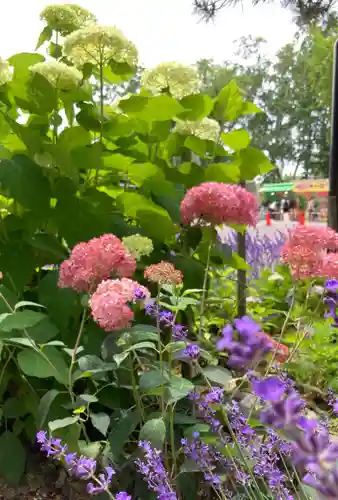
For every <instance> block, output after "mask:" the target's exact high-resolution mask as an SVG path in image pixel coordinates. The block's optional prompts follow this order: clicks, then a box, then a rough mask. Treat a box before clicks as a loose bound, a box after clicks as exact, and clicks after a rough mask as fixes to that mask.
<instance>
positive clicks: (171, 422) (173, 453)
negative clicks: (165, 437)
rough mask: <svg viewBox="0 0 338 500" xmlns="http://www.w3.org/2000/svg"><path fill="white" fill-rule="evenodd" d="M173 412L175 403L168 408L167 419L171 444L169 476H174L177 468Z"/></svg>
mask: <svg viewBox="0 0 338 500" xmlns="http://www.w3.org/2000/svg"><path fill="white" fill-rule="evenodd" d="M174 414H175V405H172V406H171V408H170V419H169V428H170V445H171V457H172V468H171V477H173V476H175V473H176V470H177V461H176V449H175V429H174Z"/></svg>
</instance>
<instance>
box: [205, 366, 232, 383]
mask: <svg viewBox="0 0 338 500" xmlns="http://www.w3.org/2000/svg"><path fill="white" fill-rule="evenodd" d="M203 374H204V376H205V377H206V378H207V379H208V380H211V382H214V383H215V384H219V385H222V386H223V387H229V384H230V382H231V380H232V378H233V377H232V374H231V372H230V371H229V370H227V369H226V368H223V367H222V366H207V367H206V368H204V369H203Z"/></svg>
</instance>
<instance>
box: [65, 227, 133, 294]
mask: <svg viewBox="0 0 338 500" xmlns="http://www.w3.org/2000/svg"><path fill="white" fill-rule="evenodd" d="M135 269H136V261H135V259H134V258H133V257H132V256H131V255H129V254H128V252H127V251H126V249H125V248H124V246H123V244H122V242H121V240H120V239H119V238H118V237H117V236H115V235H113V234H104V235H103V236H101V237H100V238H93V239H91V240H89V241H88V242H86V243H78V244H77V245H75V247H74V248H73V250H72V253H71V255H70V257H69V259H67V260H65V261H64V262H63V263H62V264H61V266H60V274H59V283H58V284H59V287H60V288H73V289H74V290H76V291H78V292H91V291H93V290H95V288H96V286H97V285H98V284H99V283H100V282H101V281H102V280H105V279H108V278H110V277H111V276H112V275H116V276H121V277H122V276H124V277H130V276H132V275H133V274H134V272H135Z"/></svg>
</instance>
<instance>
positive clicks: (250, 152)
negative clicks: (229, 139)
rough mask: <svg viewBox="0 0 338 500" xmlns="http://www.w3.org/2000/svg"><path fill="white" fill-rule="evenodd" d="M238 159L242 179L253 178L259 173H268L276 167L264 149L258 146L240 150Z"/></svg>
mask: <svg viewBox="0 0 338 500" xmlns="http://www.w3.org/2000/svg"><path fill="white" fill-rule="evenodd" d="M237 161H238V165H239V169H240V173H241V180H242V181H246V180H252V179H254V177H256V176H257V175H263V174H266V173H267V172H270V170H273V169H274V166H273V165H272V164H271V163H270V161H269V159H268V158H267V157H266V155H265V154H264V153H263V151H260V150H259V149H256V148H251V147H249V148H246V149H243V150H242V151H240V152H239V153H238V160H237Z"/></svg>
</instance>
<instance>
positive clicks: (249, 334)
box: [216, 316, 272, 370]
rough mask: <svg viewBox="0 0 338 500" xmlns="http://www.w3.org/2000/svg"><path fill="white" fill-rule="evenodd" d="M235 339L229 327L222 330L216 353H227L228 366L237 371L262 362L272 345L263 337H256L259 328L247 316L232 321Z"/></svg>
mask: <svg viewBox="0 0 338 500" xmlns="http://www.w3.org/2000/svg"><path fill="white" fill-rule="evenodd" d="M234 325H235V327H236V330H237V334H236V337H234V332H233V329H232V326H231V325H227V326H226V327H225V328H223V330H222V338H221V339H219V340H218V341H217V343H216V348H217V350H218V351H222V350H224V349H226V350H227V351H229V361H228V363H229V366H231V367H232V368H239V369H246V370H248V369H250V368H251V367H253V366H255V365H257V364H258V363H259V362H260V361H262V360H263V359H264V357H265V355H266V354H267V353H268V352H269V351H271V349H272V345H271V344H270V343H269V342H267V340H266V338H265V337H264V336H260V335H258V334H259V332H260V326H259V325H258V324H257V323H255V321H253V319H251V318H250V317H249V316H243V317H242V318H238V319H235V320H234Z"/></svg>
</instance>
